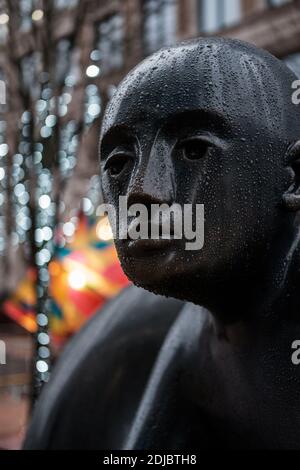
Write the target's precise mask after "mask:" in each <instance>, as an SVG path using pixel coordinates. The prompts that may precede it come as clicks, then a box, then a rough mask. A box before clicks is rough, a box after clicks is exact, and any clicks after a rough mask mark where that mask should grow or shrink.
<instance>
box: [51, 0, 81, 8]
mask: <svg viewBox="0 0 300 470" xmlns="http://www.w3.org/2000/svg"><path fill="white" fill-rule="evenodd" d="M77 4H78V0H55V3H54V5H55V8H57V9H59V10H63V9H64V8H74V7H76V6H77Z"/></svg>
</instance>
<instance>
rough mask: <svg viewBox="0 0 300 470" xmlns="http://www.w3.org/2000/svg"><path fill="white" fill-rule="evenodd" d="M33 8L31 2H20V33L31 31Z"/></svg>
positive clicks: (29, 0)
mask: <svg viewBox="0 0 300 470" xmlns="http://www.w3.org/2000/svg"><path fill="white" fill-rule="evenodd" d="M33 7H34V2H32V0H20V2H19V14H20V27H21V30H22V31H29V30H30V29H31V25H32V21H31V14H32V10H33Z"/></svg>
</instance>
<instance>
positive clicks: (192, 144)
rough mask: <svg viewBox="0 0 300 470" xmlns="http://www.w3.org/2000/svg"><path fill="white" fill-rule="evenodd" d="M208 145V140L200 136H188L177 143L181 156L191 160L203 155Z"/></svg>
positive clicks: (198, 158) (209, 145)
mask: <svg viewBox="0 0 300 470" xmlns="http://www.w3.org/2000/svg"><path fill="white" fill-rule="evenodd" d="M210 147H211V144H210V142H208V141H206V140H204V139H203V138H201V137H190V138H188V139H185V140H183V141H181V142H180V143H179V148H180V149H181V151H182V156H183V158H185V159H186V160H191V161H193V160H200V159H201V158H203V157H205V155H206V154H207V152H208V150H209V148H210Z"/></svg>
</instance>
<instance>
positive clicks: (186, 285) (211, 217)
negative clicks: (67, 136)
mask: <svg viewBox="0 0 300 470" xmlns="http://www.w3.org/2000/svg"><path fill="white" fill-rule="evenodd" d="M295 79H296V77H295V76H294V74H293V73H292V72H291V71H290V70H289V69H288V68H287V67H286V66H285V65H284V64H283V63H282V62H281V61H279V60H277V59H275V58H274V57H273V56H271V55H270V54H268V53H267V52H265V51H262V50H259V49H257V48H255V47H254V46H251V45H249V44H246V43H243V42H240V41H234V40H225V39H213V38H212V39H199V40H195V41H189V42H185V43H182V44H179V45H177V46H174V47H171V48H166V49H163V50H161V51H159V52H158V53H156V54H154V55H153V56H151V57H150V58H148V59H146V60H145V61H144V62H142V64H140V65H139V66H137V67H136V68H135V69H134V70H133V71H132V72H131V73H130V74H129V75H128V76H127V77H126V78H125V79H124V81H123V82H122V83H121V85H120V87H119V89H118V91H117V93H116V94H115V96H114V97H113V99H112V101H111V103H110V105H109V107H108V109H107V111H106V114H105V117H104V121H103V126H102V132H101V144H100V152H101V168H102V173H101V177H102V186H103V193H104V197H105V200H106V201H107V202H109V203H111V204H113V205H114V206H115V207H117V206H118V197H119V196H120V195H126V196H127V197H128V201H129V202H130V203H131V204H134V203H143V204H145V205H146V206H147V205H148V206H149V205H151V204H154V203H168V204H171V203H172V202H174V201H175V202H177V203H179V204H185V203H193V204H196V203H201V204H204V206H205V244H204V247H203V249H202V250H199V251H190V252H187V251H185V250H184V247H183V240H174V239H171V240H170V241H169V242H168V243H165V242H163V243H160V242H159V241H157V240H156V241H155V242H151V240H150V241H149V242H148V243H147V244H145V243H139V242H137V243H135V244H132V243H130V241H128V240H116V247H117V250H118V254H119V257H120V260H121V263H122V266H123V269H124V271H125V273H126V274H127V275H128V276H129V277H130V278H131V279H132V280H133V281H134V283H135V284H136V285H137V286H139V287H142V288H144V289H147V290H149V291H151V292H153V293H155V294H158V295H157V296H154V295H153V294H150V293H147V292H146V291H144V290H142V289H138V288H136V287H131V288H129V289H128V290H126V291H124V292H123V293H122V294H121V296H120V297H119V298H117V299H116V300H115V301H113V302H112V303H111V304H110V305H109V306H108V307H107V308H106V309H105V311H104V312H103V314H101V316H99V318H95V319H94V320H92V323H91V324H90V325H87V327H86V328H85V329H84V331H83V332H81V333H80V334H79V336H78V338H75V339H74V340H73V342H72V344H71V345H70V346H69V347H68V350H67V351H66V352H65V354H64V355H63V357H62V359H61V361H60V364H58V367H57V369H56V372H55V373H54V376H53V378H52V379H51V381H50V383H49V385H47V387H46V388H45V391H44V392H43V394H42V396H41V399H40V402H39V403H38V405H37V409H36V411H35V415H34V417H33V421H32V424H31V428H30V430H29V433H28V436H27V441H26V445H25V446H26V447H27V448H98V449H103V448H105V449H120V448H124V449H157V448H160V449H164V448H165V449H184V448H191V447H197V448H198V449H201V448H203V449H205V448H220V447H224V448H299V447H300V444H299V439H298V433H299V428H300V412H299V398H298V397H299V386H300V369H298V368H297V367H296V366H295V365H294V364H293V363H292V361H291V354H292V351H291V345H292V343H293V341H294V340H295V339H297V338H299V337H300V325H299V320H298V315H299V294H298V292H299V290H298V289H299V287H298V284H299V240H300V230H299V209H300V195H299V194H300V192H299V184H300V165H299V161H300V160H299V159H300V142H299V135H300V132H299V128H300V108H299V107H297V106H295V105H294V104H293V103H292V99H291V95H292V83H293V81H294V80H295ZM160 295H162V296H168V297H173V298H177V299H179V300H174V299H171V298H170V299H164V298H163V297H160ZM184 302H185V303H184ZM191 302H192V303H193V304H192V303H191ZM103 358H104V359H103ZM103 360H104V361H105V363H103V362H101V361H103ZM143 361H144V363H143ZM98 364H99V365H98Z"/></svg>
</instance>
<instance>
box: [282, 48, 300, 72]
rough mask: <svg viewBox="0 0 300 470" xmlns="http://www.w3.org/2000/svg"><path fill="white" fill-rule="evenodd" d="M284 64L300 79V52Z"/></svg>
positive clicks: (288, 58)
mask: <svg viewBox="0 0 300 470" xmlns="http://www.w3.org/2000/svg"><path fill="white" fill-rule="evenodd" d="M284 62H285V63H286V65H287V66H288V67H289V68H290V69H292V71H293V72H294V73H295V74H296V75H297V76H298V77H299V78H300V52H298V53H297V54H291V55H289V56H287V57H286V58H285V59H284Z"/></svg>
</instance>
